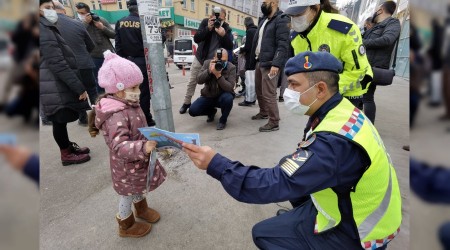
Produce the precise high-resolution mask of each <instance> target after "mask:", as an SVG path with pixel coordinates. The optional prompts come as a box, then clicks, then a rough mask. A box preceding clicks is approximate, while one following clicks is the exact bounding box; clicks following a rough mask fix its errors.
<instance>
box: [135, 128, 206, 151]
mask: <svg viewBox="0 0 450 250" xmlns="http://www.w3.org/2000/svg"><path fill="white" fill-rule="evenodd" d="M139 131H141V133H142V134H143V135H144V136H145V137H146V138H147V139H148V140H152V141H156V142H158V145H157V148H158V149H164V148H178V149H182V146H181V144H182V143H183V142H186V143H191V144H195V145H198V146H200V135H199V134H194V133H191V134H189V133H174V132H169V131H166V130H162V129H159V128H155V127H146V128H140V129H139Z"/></svg>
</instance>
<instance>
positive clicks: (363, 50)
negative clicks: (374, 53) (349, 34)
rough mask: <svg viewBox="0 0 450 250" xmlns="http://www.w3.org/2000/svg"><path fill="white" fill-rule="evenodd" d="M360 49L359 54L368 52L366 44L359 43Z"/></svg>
mask: <svg viewBox="0 0 450 250" xmlns="http://www.w3.org/2000/svg"><path fill="white" fill-rule="evenodd" d="M358 51H359V54H360V55H362V56H363V55H364V54H366V47H364V45H362V44H361V45H359V48H358Z"/></svg>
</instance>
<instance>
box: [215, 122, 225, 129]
mask: <svg viewBox="0 0 450 250" xmlns="http://www.w3.org/2000/svg"><path fill="white" fill-rule="evenodd" d="M226 126H227V124H226V123H221V122H219V123H217V130H224V129H225V127H226Z"/></svg>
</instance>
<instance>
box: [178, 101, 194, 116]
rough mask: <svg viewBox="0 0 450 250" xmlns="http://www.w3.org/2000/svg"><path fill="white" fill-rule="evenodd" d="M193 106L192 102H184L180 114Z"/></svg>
mask: <svg viewBox="0 0 450 250" xmlns="http://www.w3.org/2000/svg"><path fill="white" fill-rule="evenodd" d="M190 106H191V104H190V103H189V104H183V106H181V108H180V114H184V113H186V111H187V110H188V108H189V107H190Z"/></svg>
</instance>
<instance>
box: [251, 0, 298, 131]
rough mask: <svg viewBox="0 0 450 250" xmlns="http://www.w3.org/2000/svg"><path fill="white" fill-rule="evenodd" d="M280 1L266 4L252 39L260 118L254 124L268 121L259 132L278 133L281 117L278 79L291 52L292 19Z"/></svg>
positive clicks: (263, 6) (264, 3)
mask: <svg viewBox="0 0 450 250" xmlns="http://www.w3.org/2000/svg"><path fill="white" fill-rule="evenodd" d="M278 6H279V0H264V1H263V3H262V5H261V11H262V13H263V14H264V17H263V19H262V20H261V21H260V22H259V25H258V30H257V32H256V35H255V37H254V39H253V46H252V52H251V55H250V63H249V69H251V70H255V90H256V96H257V98H258V103H259V112H258V114H256V115H254V116H253V117H252V120H263V119H269V122H268V123H267V124H266V125H264V126H262V127H260V128H259V131H260V132H270V131H276V130H278V129H279V121H280V114H279V111H278V103H277V85H278V78H279V77H281V72H280V68H283V67H284V64H285V63H286V61H287V59H288V57H287V55H288V51H289V22H290V21H289V17H288V16H285V15H283V12H282V11H281V10H279V8H278Z"/></svg>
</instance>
